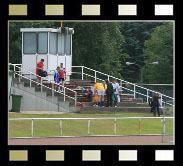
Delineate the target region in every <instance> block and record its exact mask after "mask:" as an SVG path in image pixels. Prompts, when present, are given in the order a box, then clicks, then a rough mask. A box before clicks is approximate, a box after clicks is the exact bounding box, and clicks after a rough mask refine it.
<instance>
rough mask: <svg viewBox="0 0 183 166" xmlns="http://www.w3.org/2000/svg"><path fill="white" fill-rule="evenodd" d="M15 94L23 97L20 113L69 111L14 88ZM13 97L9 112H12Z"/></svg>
mask: <svg viewBox="0 0 183 166" xmlns="http://www.w3.org/2000/svg"><path fill="white" fill-rule="evenodd" d="M13 93H14V94H20V95H22V96H23V97H22V100H21V108H20V111H67V110H65V109H64V108H62V107H59V106H58V105H56V104H53V103H51V102H50V101H47V100H45V99H44V98H43V99H42V98H40V97H38V96H35V95H33V94H31V93H29V92H26V91H24V90H21V89H18V88H16V87H13ZM11 103H12V97H10V103H9V110H11V108H12V107H11Z"/></svg>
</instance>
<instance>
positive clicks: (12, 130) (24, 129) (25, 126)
mask: <svg viewBox="0 0 183 166" xmlns="http://www.w3.org/2000/svg"><path fill="white" fill-rule="evenodd" d="M147 116H148V117H151V116H152V114H146V113H113V114H107V113H104V114H101V113H100V114H96V113H95V114H67V113H65V114H49V115H48V114H34V115H33V114H21V113H10V114H9V118H88V117H90V118H92V117H93V118H94V117H147ZM90 124H91V126H90V135H113V134H114V120H90ZM116 126H117V130H116V134H117V135H119V134H121V135H128V134H129V135H130V134H139V120H138V119H134V120H133V119H124V120H117V123H116ZM141 126H142V129H141V134H161V133H162V122H161V120H160V119H142V121H141ZM62 128H63V130H62V135H63V136H86V135H88V120H63V121H62ZM172 133H173V120H172V119H171V120H169V119H167V120H166V134H172ZM34 136H35V137H44V136H60V121H59V120H35V121H34ZM9 137H31V121H9Z"/></svg>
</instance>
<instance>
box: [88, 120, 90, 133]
mask: <svg viewBox="0 0 183 166" xmlns="http://www.w3.org/2000/svg"><path fill="white" fill-rule="evenodd" d="M88 135H90V120H88Z"/></svg>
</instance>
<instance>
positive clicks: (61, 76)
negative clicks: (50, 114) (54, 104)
mask: <svg viewBox="0 0 183 166" xmlns="http://www.w3.org/2000/svg"><path fill="white" fill-rule="evenodd" d="M65 79H66V71H65V68H64V67H63V63H60V71H59V81H60V83H61V85H62V92H63V90H64V83H65Z"/></svg>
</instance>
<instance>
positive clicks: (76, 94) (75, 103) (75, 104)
mask: <svg viewBox="0 0 183 166" xmlns="http://www.w3.org/2000/svg"><path fill="white" fill-rule="evenodd" d="M76 105H77V92H75V106H76Z"/></svg>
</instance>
